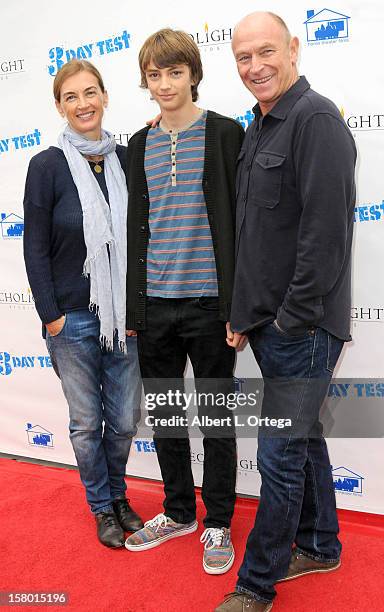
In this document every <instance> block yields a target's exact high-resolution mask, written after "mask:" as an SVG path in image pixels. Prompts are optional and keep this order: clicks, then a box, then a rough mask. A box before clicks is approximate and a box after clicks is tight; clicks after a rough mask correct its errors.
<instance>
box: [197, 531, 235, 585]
mask: <svg viewBox="0 0 384 612" xmlns="http://www.w3.org/2000/svg"><path fill="white" fill-rule="evenodd" d="M200 542H202V543H203V544H204V554H203V568H204V571H205V572H207V574H225V572H227V571H228V570H230V569H231V567H232V565H233V562H234V560H235V551H234V549H233V545H232V542H231V530H230V529H227V528H226V527H221V528H219V527H208V529H206V530H205V531H204V532H203V534H202V536H201V538H200Z"/></svg>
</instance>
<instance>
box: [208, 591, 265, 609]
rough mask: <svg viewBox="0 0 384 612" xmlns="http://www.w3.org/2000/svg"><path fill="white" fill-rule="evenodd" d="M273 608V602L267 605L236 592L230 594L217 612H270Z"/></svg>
mask: <svg viewBox="0 0 384 612" xmlns="http://www.w3.org/2000/svg"><path fill="white" fill-rule="evenodd" d="M272 606H273V603H272V602H269V603H266V602H264V601H259V600H258V599H254V598H253V597H249V595H247V594H246V593H237V592H235V593H228V595H226V596H225V599H224V601H223V603H222V604H221V605H220V606H219V607H218V608H216V610H215V612H268V610H271V609H272Z"/></svg>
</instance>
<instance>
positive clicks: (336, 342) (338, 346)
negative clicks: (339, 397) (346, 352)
mask: <svg viewBox="0 0 384 612" xmlns="http://www.w3.org/2000/svg"><path fill="white" fill-rule="evenodd" d="M343 345H344V341H343V340H340V338H336V336H334V335H333V334H330V333H329V332H327V366H326V367H327V370H328V372H331V373H333V370H334V369H335V367H336V363H337V360H338V358H339V356H340V353H341V350H342V348H343Z"/></svg>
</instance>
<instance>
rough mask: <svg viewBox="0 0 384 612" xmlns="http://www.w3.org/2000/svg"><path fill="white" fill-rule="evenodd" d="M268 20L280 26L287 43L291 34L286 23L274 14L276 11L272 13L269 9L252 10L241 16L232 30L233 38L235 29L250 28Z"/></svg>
mask: <svg viewBox="0 0 384 612" xmlns="http://www.w3.org/2000/svg"><path fill="white" fill-rule="evenodd" d="M268 20H271V21H273V22H274V23H275V24H276V25H277V26H278V27H280V28H281V30H282V32H283V33H284V34H285V37H286V40H287V43H289V42H290V40H291V38H292V36H291V33H290V31H289V29H288V26H287V24H286V23H285V21H284V19H282V18H281V17H280V16H279V15H276V13H272V12H271V11H254V12H253V13H250V14H249V15H246V16H245V17H243V19H241V20H240V21H239V22H238V23H237V24H236V25H235V28H234V31H233V38H235V36H236V31H238V30H241V29H242V28H243V29H244V28H252V27H254V26H255V25H260V23H261V22H263V21H268Z"/></svg>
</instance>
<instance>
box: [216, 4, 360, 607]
mask: <svg viewBox="0 0 384 612" xmlns="http://www.w3.org/2000/svg"><path fill="white" fill-rule="evenodd" d="M232 46H233V52H234V55H235V59H236V63H237V68H238V72H239V74H240V77H241V79H242V81H243V83H244V85H245V86H246V87H247V88H248V89H249V90H250V91H251V92H252V94H253V95H254V96H255V98H256V99H257V100H258V104H256V106H255V108H254V114H255V120H254V122H253V123H252V125H251V126H250V128H249V129H248V131H247V133H246V137H245V140H244V144H243V147H242V150H241V153H240V156H239V167H238V176H237V193H238V197H237V213H236V214H237V229H236V254H237V260H236V271H235V283H234V298H233V303H232V312H231V324H232V328H233V329H234V330H235V332H239V333H246V334H247V335H248V338H249V342H250V346H251V348H252V350H253V353H254V355H255V357H256V360H257V362H258V364H259V366H260V369H261V372H262V375H263V378H264V399H263V406H262V416H265V417H273V416H276V415H277V416H285V417H289V418H290V419H291V420H292V427H291V429H289V430H288V431H287V434H286V435H285V437H282V434H281V433H279V432H278V431H274V430H273V429H272V430H271V429H270V430H269V431H267V428H264V429H265V430H264V431H260V430H259V439H258V468H259V471H260V475H261V479H262V486H261V492H260V503H259V507H258V512H257V517H256V521H255V525H254V527H253V529H252V531H251V533H250V535H249V537H248V542H247V547H246V552H245V556H244V560H243V563H242V565H241V567H240V570H239V574H238V582H237V585H236V592H235V593H232V594H230V595H229V596H228V597H227V598H226V600H225V601H224V603H223V604H222V605H220V606H219V607H218V608H217V610H218V611H220V612H221V611H228V612H229V611H230V612H240V611H243V610H244V609H245V608H246V609H247V610H249V612H255V611H264V612H266V611H268V610H270V609H271V608H272V605H273V604H272V600H273V598H274V596H275V594H276V592H275V589H274V584H275V583H276V582H278V581H279V580H282V579H283V580H289V579H292V578H297V577H299V576H303V575H305V574H306V573H313V572H329V571H333V570H335V569H337V568H338V567H339V565H340V551H341V544H340V542H339V540H338V537H337V534H338V522H337V516H336V503H335V495H334V488H333V482H332V475H331V467H330V463H329V458H328V453H327V447H326V443H325V440H324V438H323V437H322V428H321V424H320V423H319V410H320V407H321V404H322V401H323V399H324V397H325V395H326V393H327V389H328V385H329V381H330V377H331V374H332V370H333V368H334V367H335V365H336V362H337V359H338V357H339V355H340V352H341V349H342V347H343V343H344V342H345V341H348V340H350V329H349V321H350V288H351V280H350V276H351V243H352V228H353V209H354V202H355V183H354V167H355V160H356V150H355V145H354V141H353V138H352V136H351V134H350V132H349V131H348V129H347V127H346V125H345V124H344V122H343V120H342V118H341V116H340V113H339V111H338V109H337V108H336V106H335V105H334V104H333V103H332V102H331V101H330V100H328V99H327V98H324V97H323V96H320V95H319V94H317V93H316V92H314V91H312V90H311V88H310V85H309V83H308V82H307V81H306V79H305V77H303V76H301V77H299V75H298V71H297V66H296V64H297V56H298V47H299V41H298V39H297V38H292V37H291V35H290V33H289V31H288V29H287V26H286V25H285V23H284V22H283V21H282V20H281V18H280V17H278V16H277V15H274V14H272V13H260V12H258V13H253V14H251V15H248V16H247V17H245V18H244V19H243V20H242V21H240V23H239V24H238V25H237V27H236V28H235V31H234V36H233V42H232ZM236 342H237V336H236V333H235V336H234V338H233V340H232V343H231V344H232V345H234V346H235V345H236ZM292 546H294V548H293V550H292Z"/></svg>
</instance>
